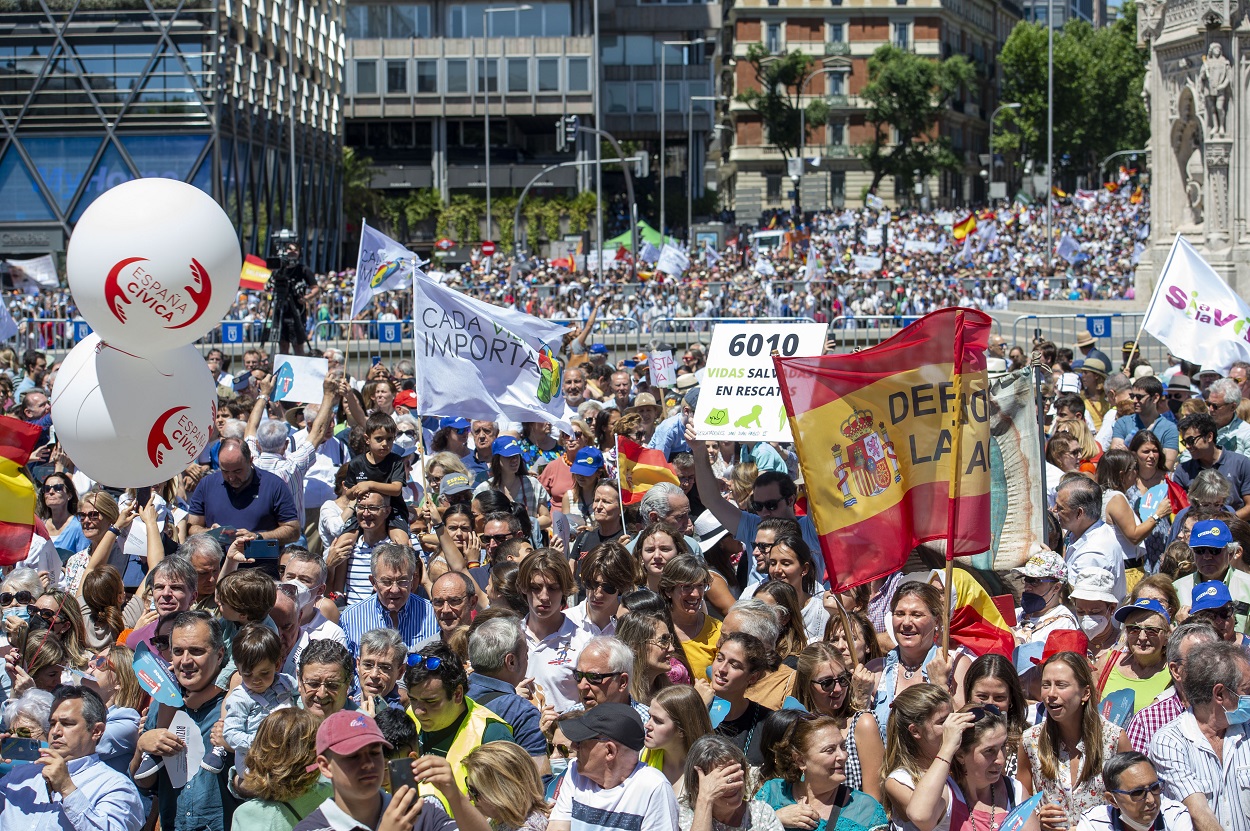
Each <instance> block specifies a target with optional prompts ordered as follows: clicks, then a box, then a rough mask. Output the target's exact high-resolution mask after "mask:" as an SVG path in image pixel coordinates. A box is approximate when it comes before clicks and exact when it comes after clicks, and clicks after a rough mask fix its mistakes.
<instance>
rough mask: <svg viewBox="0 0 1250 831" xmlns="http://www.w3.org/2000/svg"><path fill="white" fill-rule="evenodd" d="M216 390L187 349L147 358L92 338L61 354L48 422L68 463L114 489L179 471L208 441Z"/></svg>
mask: <svg viewBox="0 0 1250 831" xmlns="http://www.w3.org/2000/svg"><path fill="white" fill-rule="evenodd" d="M216 408H217V388H216V386H215V385H214V384H213V378H212V374H211V373H209V371H208V367H207V365H206V364H205V363H204V359H203V358H202V357H201V356H200V354H199V353H198V352H197V351H196V350H195V348H194V347H191V346H182V347H179V348H177V349H174V350H170V351H167V352H153V353H151V354H149V355H147V356H146V357H136V356H134V355H130V354H127V353H125V352H122V351H120V350H118V349H115V348H113V347H111V346H108V345H106V344H104V343H103V342H101V340H100V336H99V335H98V334H95V333H92V334H91V335H89V336H88V337H86V338H85V339H83V341H82V342H81V343H79V344H78V345H77V346H75V347H74V349H73V350H72V351H71V352H70V353H69V355H67V356H66V357H65V361H64V363H62V365H61V369H60V371H59V372H58V373H57V377H56V383H55V385H54V386H53V388H52V424H53V426H55V427H56V438H57V441H59V442H60V443H61V447H62V448H63V449H64V450H65V452H66V454H68V455H69V457H70V459H71V460H72V461H73V462H74V464H75V465H77V466H78V467H79V468H81V469H82V471H83V472H84V473H86V474H87V475H88V476H89V477H91V478H92V479H95V480H96V481H97V482H100V483H102V484H105V485H112V486H114V487H120V488H138V487H145V486H147V485H155V484H157V483H159V482H163V481H165V480H166V479H169V478H171V477H173V476H176V475H178V474H179V473H181V472H182V471H183V470H184V469H185V468H186V467H187V465H189V464H191V463H192V462H194V461H195V459H196V458H197V457H198V456H199V455H200V453H201V452H202V451H203V450H204V448H205V446H207V444H208V435H209V428H210V426H211V424H212V421H213V418H214V417H215V415H216V413H215V410H216Z"/></svg>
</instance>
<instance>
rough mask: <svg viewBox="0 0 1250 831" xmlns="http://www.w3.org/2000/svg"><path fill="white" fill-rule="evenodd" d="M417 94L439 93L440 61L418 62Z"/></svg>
mask: <svg viewBox="0 0 1250 831" xmlns="http://www.w3.org/2000/svg"><path fill="white" fill-rule="evenodd" d="M416 70H417V84H416V86H417V92H418V93H436V92H438V61H416Z"/></svg>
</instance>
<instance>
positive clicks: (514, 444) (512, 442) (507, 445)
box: [490, 436, 522, 458]
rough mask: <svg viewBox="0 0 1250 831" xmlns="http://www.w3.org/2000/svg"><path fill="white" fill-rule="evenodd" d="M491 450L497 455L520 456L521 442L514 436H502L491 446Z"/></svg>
mask: <svg viewBox="0 0 1250 831" xmlns="http://www.w3.org/2000/svg"><path fill="white" fill-rule="evenodd" d="M490 452H491V453H493V454H494V455H496V456H503V457H505V458H506V457H509V456H520V455H521V452H522V451H521V443H520V442H519V441H517V440H516V439H514V438H512V436H500V437H499V438H497V439H495V441H494V442H493V443H492V444H491V446H490Z"/></svg>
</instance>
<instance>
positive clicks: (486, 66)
mask: <svg viewBox="0 0 1250 831" xmlns="http://www.w3.org/2000/svg"><path fill="white" fill-rule="evenodd" d="M532 8H533V6H530V5H528V4H527V5H524V6H495V7H492V8H488V9H482V71H483V72H484V73H485V75H486V77H485V78H483V79H482V101H483V102H484V106H483V110H484V112H485V113H486V238H487V239H488V240H489V239H494V236H493V232H492V230H491V219H490V16H491V15H492V14H494V13H495V12H527V11H529V10H530V9H532ZM500 80H501V76H500V73H499V72H496V73H495V82H496V83H499V84H500V86H499V101H500V103H501V104H502V103H503V101H504V91H503V84H502V83H500Z"/></svg>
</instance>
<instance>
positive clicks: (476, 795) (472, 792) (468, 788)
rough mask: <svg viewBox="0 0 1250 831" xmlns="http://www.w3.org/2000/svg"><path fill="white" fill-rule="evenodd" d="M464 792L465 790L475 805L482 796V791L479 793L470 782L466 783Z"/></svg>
mask: <svg viewBox="0 0 1250 831" xmlns="http://www.w3.org/2000/svg"><path fill="white" fill-rule="evenodd" d="M464 792H465V795H466V796H468V797H469V800H470V801H472V802H473V804H474V805H476V804H477V801H478V800H479V799H480V798H481V796H482V795H481V794H480V793H478V790H477V788H475V787H473V786H472V785H470V784H469V783H468V782H465V783H464Z"/></svg>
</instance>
